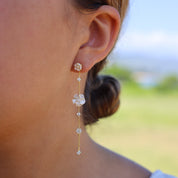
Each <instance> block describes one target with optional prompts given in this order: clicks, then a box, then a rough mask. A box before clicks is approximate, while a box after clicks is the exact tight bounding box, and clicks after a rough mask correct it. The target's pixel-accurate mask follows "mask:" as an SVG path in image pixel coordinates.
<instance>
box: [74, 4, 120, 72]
mask: <svg viewBox="0 0 178 178" xmlns="http://www.w3.org/2000/svg"><path fill="white" fill-rule="evenodd" d="M88 16H89V17H88ZM86 19H88V20H90V23H88V26H87V27H86V29H87V32H88V33H89V34H88V39H87V42H86V43H85V44H81V47H80V49H79V50H78V53H77V55H76V58H75V60H74V62H73V64H75V63H77V62H79V63H81V64H82V65H83V69H82V71H81V72H88V71H89V70H90V69H91V68H92V67H93V66H94V65H95V64H96V63H98V62H100V61H101V60H103V59H104V58H105V57H106V56H107V55H108V53H109V52H110V51H111V49H112V48H113V46H114V44H115V42H116V39H117V36H118V33H119V28H120V16H119V12H118V11H117V9H115V8H114V7H112V6H108V5H104V6H101V7H100V8H99V9H98V10H96V11H95V12H93V13H91V14H89V15H87V17H86ZM86 24H87V23H86ZM81 35H82V34H81Z"/></svg>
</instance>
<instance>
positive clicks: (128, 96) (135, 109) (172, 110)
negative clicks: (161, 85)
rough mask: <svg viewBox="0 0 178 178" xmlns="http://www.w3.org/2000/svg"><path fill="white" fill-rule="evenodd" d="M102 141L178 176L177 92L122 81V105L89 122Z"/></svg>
mask: <svg viewBox="0 0 178 178" xmlns="http://www.w3.org/2000/svg"><path fill="white" fill-rule="evenodd" d="M87 132H88V133H89V135H90V136H91V137H92V138H93V139H94V140H95V141H96V142H98V143H100V144H101V145H103V146H105V147H107V148H109V149H111V150H113V151H115V152H117V153H119V154H122V155H124V156H126V157H127V158H130V159H132V160H134V161H136V162H137V163H140V164H141V165H143V166H144V167H146V168H148V169H150V170H151V171H155V170H157V169H161V170H162V171H164V172H166V173H169V174H172V175H177V176H178V169H177V168H178V92H158V91H156V90H154V89H149V90H145V89H142V88H139V87H137V86H134V85H131V84H129V83H128V84H124V85H122V93H121V106H120V108H119V110H118V111H117V112H116V113H115V114H114V115H112V116H110V117H108V118H107V119H101V120H100V121H99V122H98V123H96V124H93V125H92V126H87Z"/></svg>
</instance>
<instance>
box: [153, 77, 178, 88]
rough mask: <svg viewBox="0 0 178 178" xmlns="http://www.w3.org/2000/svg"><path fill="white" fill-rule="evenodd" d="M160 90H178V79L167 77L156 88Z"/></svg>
mask: <svg viewBox="0 0 178 178" xmlns="http://www.w3.org/2000/svg"><path fill="white" fill-rule="evenodd" d="M156 88H157V89H158V90H163V91H165V90H178V77H177V76H174V75H170V76H167V77H165V78H164V79H163V80H162V81H161V82H160V84H159V85H158V86H157V87H156Z"/></svg>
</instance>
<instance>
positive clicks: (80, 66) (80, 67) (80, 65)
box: [74, 63, 82, 71]
mask: <svg viewBox="0 0 178 178" xmlns="http://www.w3.org/2000/svg"><path fill="white" fill-rule="evenodd" d="M74 69H75V70H77V71H81V70H82V64H80V63H76V64H75V65H74Z"/></svg>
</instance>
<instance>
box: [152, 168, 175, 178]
mask: <svg viewBox="0 0 178 178" xmlns="http://www.w3.org/2000/svg"><path fill="white" fill-rule="evenodd" d="M150 178H177V177H175V176H172V175H168V174H164V173H163V172H162V171H160V170H157V171H155V172H153V174H152V175H151V177H150Z"/></svg>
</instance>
